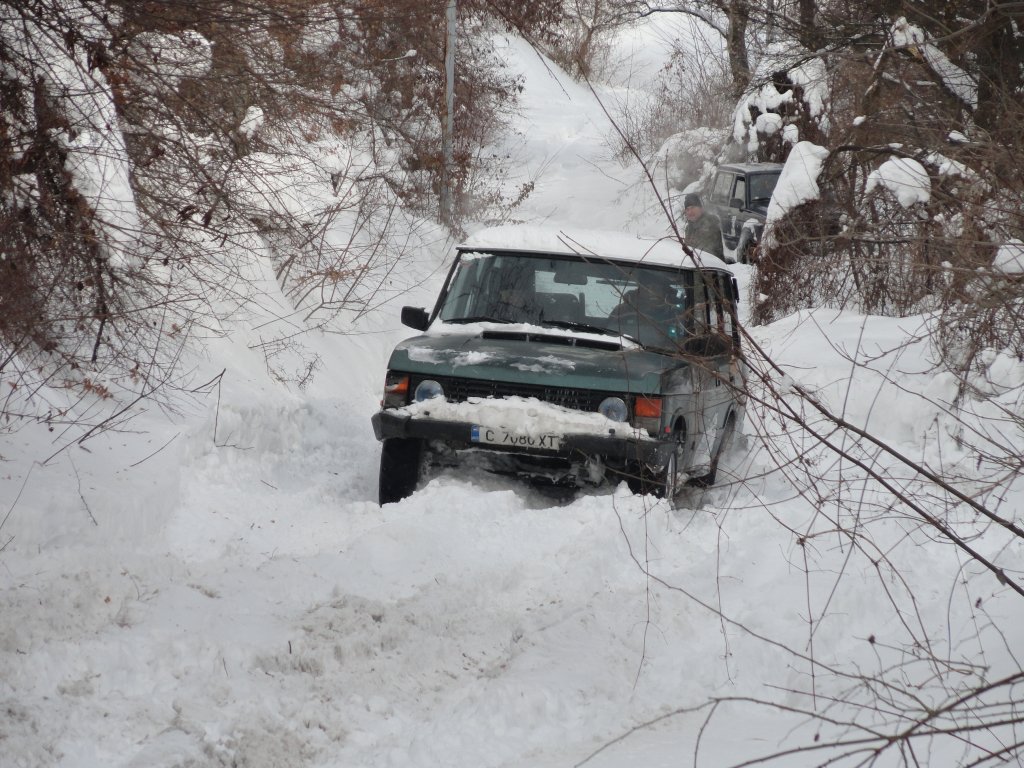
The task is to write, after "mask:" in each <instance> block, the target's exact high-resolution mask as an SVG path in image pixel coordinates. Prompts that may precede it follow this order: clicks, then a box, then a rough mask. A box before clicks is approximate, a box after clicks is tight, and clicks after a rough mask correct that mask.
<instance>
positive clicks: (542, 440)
mask: <svg viewBox="0 0 1024 768" xmlns="http://www.w3.org/2000/svg"><path fill="white" fill-rule="evenodd" d="M470 439H471V440H472V441H473V442H474V443H484V444H486V445H503V446H505V447H506V448H532V449H533V450H540V451H557V450H558V449H559V448H561V446H562V439H561V437H559V436H558V435H524V434H522V433H520V432H510V431H509V430H507V429H495V428H494V427H478V426H477V425H475V424H474V425H473V428H472V431H471V436H470Z"/></svg>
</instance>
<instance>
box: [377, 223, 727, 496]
mask: <svg viewBox="0 0 1024 768" xmlns="http://www.w3.org/2000/svg"><path fill="white" fill-rule="evenodd" d="M737 297H738V291H737V287H736V281H735V278H734V277H733V276H732V273H731V272H729V271H728V269H727V267H726V266H725V264H724V263H723V262H721V261H719V260H718V259H717V258H715V257H714V256H711V255H709V254H704V253H702V252H699V251H698V252H695V257H694V258H691V257H690V256H689V255H687V254H686V253H684V249H683V247H682V246H681V245H680V244H679V243H678V242H676V241H673V240H669V239H662V240H655V239H643V238H639V237H633V236H629V235H625V234H621V233H604V232H594V231H587V232H580V233H570V232H566V231H551V230H542V229H536V228H532V227H523V226H505V227H498V228H495V229H489V230H485V231H483V232H481V233H479V234H477V235H475V236H473V237H472V238H471V239H470V240H468V241H467V242H466V243H465V244H464V245H460V246H458V248H457V252H456V256H455V262H454V264H453V266H452V268H451V271H450V272H449V274H448V278H447V280H446V281H445V284H444V287H443V289H442V290H441V294H440V296H439V298H438V300H437V304H436V306H435V307H434V309H433V311H432V312H427V310H425V309H421V308H416V307H404V308H403V309H402V322H403V323H404V324H405V325H407V326H409V327H411V328H414V329H416V330H418V331H422V335H418V336H414V337H412V338H410V339H407V340H406V341H403V342H402V343H400V344H399V345H398V346H397V347H396V348H395V350H394V352H393V353H392V354H391V359H390V361H389V363H388V370H387V375H386V379H385V385H384V397H383V400H382V401H381V406H382V407H381V410H380V411H378V412H377V413H376V414H374V416H373V419H372V421H373V428H374V433H375V434H376V437H377V439H378V440H380V441H382V450H381V461H380V502H381V503H382V504H385V503H390V502H394V501H398V500H400V499H402V498H405V497H406V496H408V495H410V494H411V493H413V492H414V491H415V490H416V487H417V485H418V483H419V482H421V480H422V479H423V477H424V476H425V473H426V472H427V471H428V470H429V469H430V468H431V467H443V466H466V465H472V466H481V467H483V468H485V469H487V470H489V471H495V472H503V473H508V474H512V475H517V476H520V477H523V478H525V479H529V480H531V481H534V482H539V483H546V484H554V485H560V486H570V487H573V486H574V487H581V486H585V485H587V484H598V483H601V482H604V481H606V480H612V481H621V480H625V481H627V482H628V483H629V485H630V487H631V488H632V489H633V490H634V491H636V492H645V493H655V494H658V495H663V496H667V497H669V498H675V496H676V495H677V494H678V493H679V492H680V491H681V490H682V489H683V488H684V487H685V486H686V485H687V484H689V485H701V486H706V485H710V484H711V483H713V482H714V481H715V477H716V472H717V468H718V462H719V457H720V456H721V455H722V452H723V451H724V450H725V448H726V447H727V446H728V445H729V443H730V441H731V439H732V437H733V435H734V434H736V433H737V432H738V431H739V430H741V429H742V423H743V413H744V403H745V397H744V377H743V367H742V361H741V359H740V355H739V342H740V335H739V327H738V324H737V315H736V301H737Z"/></svg>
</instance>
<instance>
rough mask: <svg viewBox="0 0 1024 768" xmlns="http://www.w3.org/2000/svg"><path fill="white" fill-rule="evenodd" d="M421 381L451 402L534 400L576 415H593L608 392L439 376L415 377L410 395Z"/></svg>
mask: <svg viewBox="0 0 1024 768" xmlns="http://www.w3.org/2000/svg"><path fill="white" fill-rule="evenodd" d="M424 378H432V379H434V380H435V381H437V382H438V383H439V384H440V385H441V386H442V387H444V394H445V397H446V398H447V399H448V400H449V401H450V402H458V403H461V402H465V401H466V400H468V399H469V398H471V397H535V398H537V399H538V400H542V401H544V402H546V403H554V404H555V405H560V406H562V407H564V408H571V409H573V410H575V411H591V412H593V411H596V410H597V406H598V405H600V403H601V401H602V400H604V399H605V398H606V397H608V396H609V395H610V394H612V393H610V392H601V391H597V390H592V389H574V388H572V387H550V386H545V385H540V384H517V383H511V382H505V381H485V380H482V379H463V378H455V377H440V376H414V377H413V379H412V381H411V382H410V387H409V391H410V392H413V391H415V390H416V385H417V384H419V383H420V381H422V380H423V379H424Z"/></svg>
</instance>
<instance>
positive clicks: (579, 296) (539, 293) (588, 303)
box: [439, 252, 703, 349]
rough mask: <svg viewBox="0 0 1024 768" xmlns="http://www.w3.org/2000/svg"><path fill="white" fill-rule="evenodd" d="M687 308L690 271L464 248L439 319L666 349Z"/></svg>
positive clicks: (685, 320) (684, 328) (688, 317)
mask: <svg viewBox="0 0 1024 768" xmlns="http://www.w3.org/2000/svg"><path fill="white" fill-rule="evenodd" d="M698 282H699V281H698ZM698 292H699V293H701V294H703V291H702V290H700V288H699V286H698ZM693 306H694V271H693V270H692V269H672V268H668V267H656V266H647V265H642V264H624V263H617V262H608V261H599V260H585V259H584V258H582V257H571V256H565V257H554V256H547V255H533V254H520V253H507V252H502V253H475V252H467V253H462V254H460V258H459V262H458V264H457V266H456V269H455V272H454V274H453V276H452V279H451V281H450V284H449V286H448V290H447V292H446V294H445V296H444V299H443V303H442V305H441V309H440V313H439V318H440V319H441V320H442V321H444V322H446V323H460V322H461V323H467V322H478V321H493V322H501V323H529V324H532V325H539V326H547V327H553V328H564V329H569V330H578V331H581V332H588V333H601V334H609V335H614V336H625V337H627V338H630V339H632V340H634V341H637V342H639V343H640V344H642V345H643V346H645V347H653V348H661V349H673V348H675V347H676V346H677V344H678V339H679V338H680V337H681V336H684V335H686V334H687V333H688V332H692V328H690V324H691V323H692V314H693V313H692V308H693Z"/></svg>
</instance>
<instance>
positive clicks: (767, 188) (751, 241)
mask: <svg viewBox="0 0 1024 768" xmlns="http://www.w3.org/2000/svg"><path fill="white" fill-rule="evenodd" d="M780 173H782V163H729V164H727V165H720V166H718V170H717V172H716V173H715V180H714V181H713V182H712V184H711V189H710V191H709V192H708V193H707V194H705V195H704V207H705V209H706V210H709V211H711V212H712V213H714V214H715V215H716V216H718V219H719V221H720V222H721V223H722V240H723V242H724V244H725V246H726V248H727V249H729V250H730V251H732V252H733V253H734V254H735V260H736V261H739V262H741V263H743V264H746V263H748V262H749V261H750V254H751V252H752V250H753V248H754V247H756V246H757V244H758V243H760V242H761V233H762V232H763V231H764V221H765V217H766V216H767V214H768V203H769V202H771V199H772V192H774V191H775V183H776V182H777V181H778V180H779V174H780Z"/></svg>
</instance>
